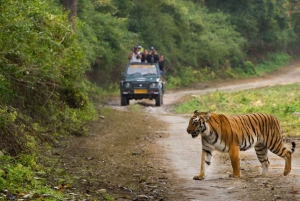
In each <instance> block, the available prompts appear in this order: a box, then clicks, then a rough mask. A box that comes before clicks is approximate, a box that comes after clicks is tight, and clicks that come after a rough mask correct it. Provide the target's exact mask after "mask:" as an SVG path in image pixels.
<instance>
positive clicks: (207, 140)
mask: <svg viewBox="0 0 300 201" xmlns="http://www.w3.org/2000/svg"><path fill="white" fill-rule="evenodd" d="M187 133H188V134H190V135H191V136H192V138H196V137H197V136H198V135H199V134H200V135H201V141H202V156H201V168H200V173H199V175H197V176H194V177H193V179H194V180H203V179H204V178H205V173H206V170H207V168H208V167H209V165H210V164H211V159H212V154H213V151H214V150H217V151H220V152H223V153H229V157H230V161H231V166H232V169H233V173H232V174H230V175H229V176H230V177H234V178H240V176H241V173H240V151H246V150H248V149H250V148H251V147H253V146H254V149H255V152H256V155H257V158H258V160H259V161H260V163H261V167H262V171H261V174H266V173H267V172H268V166H269V164H270V162H269V159H268V149H269V150H270V151H271V152H273V153H274V154H276V155H278V156H279V157H281V158H284V160H285V167H284V172H283V175H285V176H286V175H288V174H289V173H290V171H291V169H292V168H291V166H292V156H291V155H292V153H293V152H294V151H295V148H296V144H295V142H292V143H291V144H292V148H291V149H290V150H289V149H287V148H286V147H285V145H284V142H283V136H282V133H283V131H282V128H281V126H280V123H279V120H278V119H277V118H276V117H275V116H274V115H271V114H263V113H252V114H244V115H236V116H228V115H224V114H216V113H211V112H199V111H198V110H195V111H194V115H193V117H192V118H191V119H190V120H189V124H188V127H187Z"/></svg>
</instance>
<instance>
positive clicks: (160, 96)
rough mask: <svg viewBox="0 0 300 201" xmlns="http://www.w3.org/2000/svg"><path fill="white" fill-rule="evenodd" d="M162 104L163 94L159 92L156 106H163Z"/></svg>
mask: <svg viewBox="0 0 300 201" xmlns="http://www.w3.org/2000/svg"><path fill="white" fill-rule="evenodd" d="M161 104H162V95H161V94H158V95H157V96H156V98H155V106H161Z"/></svg>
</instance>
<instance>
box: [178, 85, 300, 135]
mask: <svg viewBox="0 0 300 201" xmlns="http://www.w3.org/2000/svg"><path fill="white" fill-rule="evenodd" d="M299 89H300V84H291V85H284V86H274V87H270V88H265V89H253V90H247V91H237V92H232V93H229V92H221V91H215V92H213V93H211V94H207V95H201V96H200V95H194V96H193V97H190V98H189V99H188V100H187V101H185V102H184V103H182V104H180V105H178V106H177V107H175V108H174V111H175V112H177V113H192V112H193V111H194V110H196V109H197V110H199V111H211V112H216V113H224V114H229V115H231V114H246V113H254V112H262V113H268V114H274V115H275V116H276V117H278V118H279V119H280V120H281V122H282V125H283V127H284V131H285V134H287V135H300V126H299V116H297V115H294V113H295V112H299V111H300V105H299V100H300V98H299V97H300V92H299Z"/></svg>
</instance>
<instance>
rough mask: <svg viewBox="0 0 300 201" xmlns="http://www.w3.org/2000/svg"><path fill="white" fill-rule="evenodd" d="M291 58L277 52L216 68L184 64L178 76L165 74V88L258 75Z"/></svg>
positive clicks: (288, 61) (275, 67)
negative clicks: (255, 60)
mask: <svg viewBox="0 0 300 201" xmlns="http://www.w3.org/2000/svg"><path fill="white" fill-rule="evenodd" d="M291 59H292V58H291V56H290V55H288V54H286V53H283V52H279V53H270V54H267V55H265V56H264V57H263V59H261V60H260V61H258V62H256V63H252V62H251V61H246V62H245V63H244V64H243V65H240V66H235V67H233V66H231V64H226V65H225V64H224V65H223V66H222V67H220V68H219V69H218V70H216V69H212V68H210V67H201V69H194V68H192V67H187V66H185V67H181V68H179V69H178V70H177V71H178V72H177V74H178V76H173V75H170V74H168V73H167V74H166V77H167V84H166V89H167V90H169V89H178V88H181V87H187V86H192V85H194V84H196V83H199V82H204V81H210V82H211V81H213V80H224V79H237V78H250V77H259V76H262V75H264V74H266V73H269V72H272V71H275V70H276V69H279V68H281V67H283V66H286V65H288V64H289V63H290V61H291Z"/></svg>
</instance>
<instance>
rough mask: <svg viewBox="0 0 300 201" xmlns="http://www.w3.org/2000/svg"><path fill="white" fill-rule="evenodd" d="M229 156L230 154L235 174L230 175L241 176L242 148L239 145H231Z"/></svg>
mask: <svg viewBox="0 0 300 201" xmlns="http://www.w3.org/2000/svg"><path fill="white" fill-rule="evenodd" d="M229 156H230V161H231V166H232V169H233V174H232V175H229V176H230V177H236V178H239V177H240V176H241V170H240V148H239V147H238V146H232V147H230V150H229Z"/></svg>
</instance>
